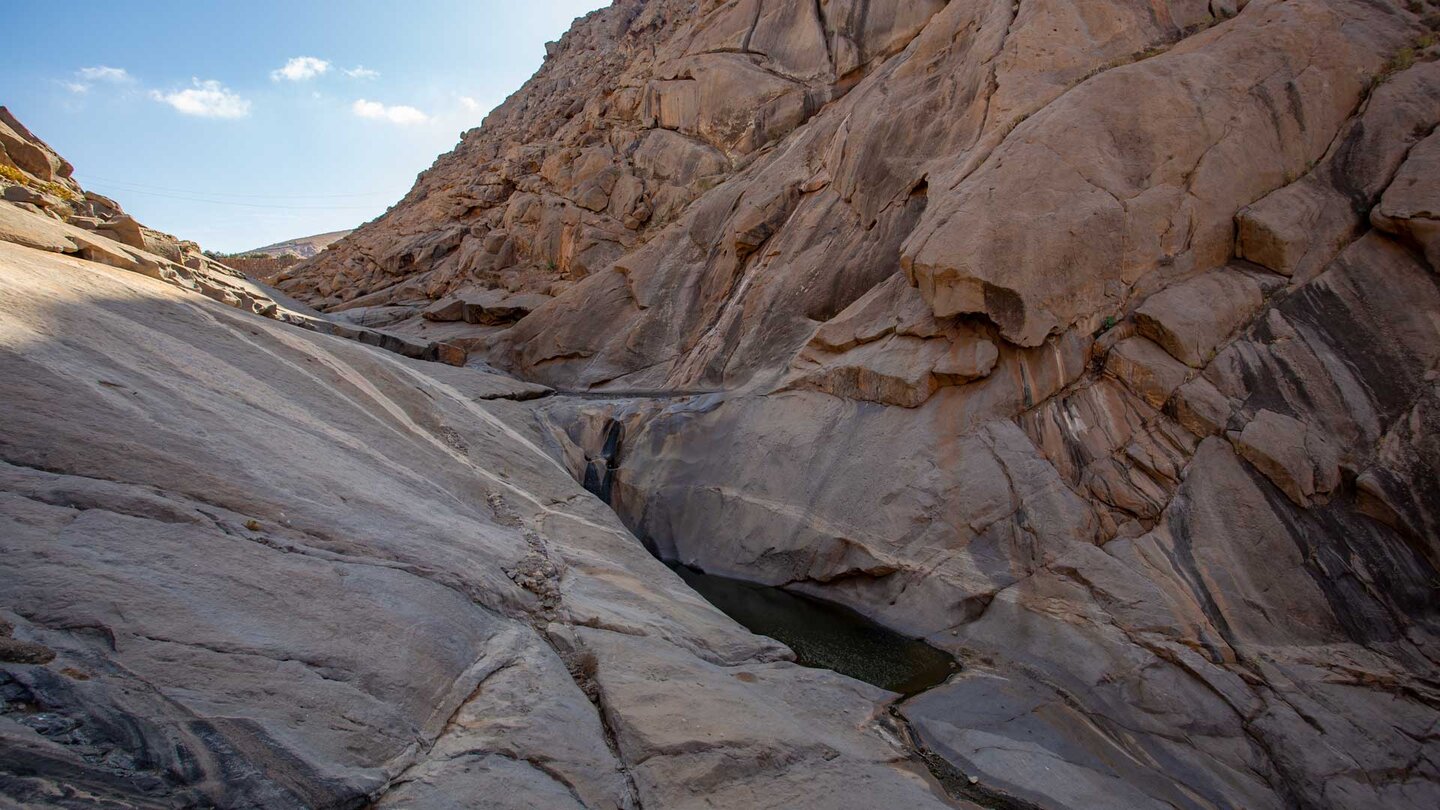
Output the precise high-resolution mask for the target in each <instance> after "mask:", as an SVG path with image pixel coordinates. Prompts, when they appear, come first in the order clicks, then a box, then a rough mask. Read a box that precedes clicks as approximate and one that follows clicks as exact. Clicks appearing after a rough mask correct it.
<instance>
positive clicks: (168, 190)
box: [87, 176, 389, 200]
mask: <svg viewBox="0 0 1440 810" xmlns="http://www.w3.org/2000/svg"><path fill="white" fill-rule="evenodd" d="M87 178H88V179H89V180H92V181H95V182H98V183H103V184H105V185H111V186H118V187H128V188H135V189H140V190H142V191H153V192H158V193H166V194H195V193H197V192H196V191H195V189H186V188H166V187H164V186H153V185H149V184H147V183H136V182H134V181H131V180H116V179H114V178H110V177H93V176H87ZM382 194H389V192H385V191H361V192H354V193H347V194H236V193H234V192H228V191H206V192H204V195H205V196H207V197H237V198H241V199H256V200H308V199H339V198H348V197H376V196H380V195H382Z"/></svg>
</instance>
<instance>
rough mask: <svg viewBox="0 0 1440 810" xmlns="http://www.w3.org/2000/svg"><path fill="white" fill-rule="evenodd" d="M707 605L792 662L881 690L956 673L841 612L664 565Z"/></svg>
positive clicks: (943, 656)
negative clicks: (790, 654) (789, 654)
mask: <svg viewBox="0 0 1440 810" xmlns="http://www.w3.org/2000/svg"><path fill="white" fill-rule="evenodd" d="M667 564H668V565H669V566H670V567H671V568H672V569H673V570H674V571H675V573H677V574H679V575H680V577H681V578H682V579H684V580H685V581H686V582H687V583H689V585H690V587H692V588H694V589H695V591H696V592H697V593H699V594H700V595H701V596H703V597H705V599H707V600H708V601H709V602H710V604H712V605H714V606H715V607H717V608H719V609H720V610H721V611H723V612H724V613H725V614H726V615H728V616H729V617H730V618H732V619H734V620H735V621H737V622H739V623H741V624H743V625H745V627H747V628H749V630H750V631H751V632H752V633H759V634H760V635H762V636H769V637H770V638H773V639H775V640H776V641H780V642H783V643H784V644H785V645H786V646H788V647H789V648H790V649H792V650H794V651H795V656H796V659H797V661H798V663H800V664H803V665H804V666H807V667H821V668H824V669H833V670H835V671H836V672H839V673H841V674H843V675H849V676H850V677H852V678H855V679H857V680H861V681H865V682H866V683H870V684H874V685H875V686H878V687H880V688H882V689H888V690H890V691H892V692H899V693H900V694H902V695H913V694H916V693H918V692H923V691H925V690H926V689H929V688H931V687H934V686H939V685H940V684H941V683H944V682H945V679H946V678H948V677H950V675H951V674H952V673H954V672H955V671H956V670H957V669H958V668H959V667H958V665H957V664H956V663H955V659H954V658H952V657H951V656H950V655H949V654H948V653H945V652H943V651H941V650H938V649H936V648H934V647H932V646H930V645H929V644H926V643H925V642H923V641H921V640H919V639H913V638H909V637H906V636H903V635H901V634H899V633H896V632H895V631H893V630H890V629H888V628H885V627H882V626H880V625H878V624H876V623H875V622H872V621H870V620H869V619H867V618H865V617H864V616H861V615H860V614H859V613H856V612H855V611H853V610H850V609H849V608H847V607H842V606H840V605H836V604H833V603H830V602H825V601H822V600H819V599H814V598H811V597H808V596H804V595H801V594H796V593H791V592H790V591H786V590H783V589H781V588H773V587H770V586H767V585H756V584H754V583H752V582H743V581H741V580H738V579H727V578H726V577H717V576H714V575H713V574H706V573H703V572H701V571H698V570H696V569H694V568H689V567H686V566H684V565H679V564H677V563H667Z"/></svg>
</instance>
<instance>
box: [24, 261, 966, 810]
mask: <svg viewBox="0 0 1440 810" xmlns="http://www.w3.org/2000/svg"><path fill="white" fill-rule="evenodd" d="M0 296H3V300H4V301H5V305H4V307H3V308H0V336H3V337H0V375H3V377H4V379H5V380H6V384H5V386H4V390H3V393H0V403H3V410H4V412H5V424H4V429H3V431H0V554H3V557H4V559H5V565H4V566H3V567H0V592H3V593H4V597H3V599H0V619H3V621H4V624H3V633H0V635H3V638H0V795H3V796H5V797H7V798H8V799H11V800H14V801H17V802H20V803H22V804H24V805H25V806H51V805H53V806H63V807H77V806H145V807H150V806H198V805H211V804H214V805H215V806H223V807H265V808H275V807H344V806H359V805H361V804H366V803H369V802H372V801H373V802H375V803H376V805H377V806H380V807H406V808H417V807H459V806H474V803H475V802H476V801H480V802H482V803H483V804H485V805H486V806H497V807H517V808H518V807H576V808H579V807H587V808H601V807H604V808H638V807H641V806H650V807H659V806H665V807H691V806H708V804H709V802H710V801H711V800H712V799H716V798H717V797H718V798H719V799H720V800H722V801H723V802H724V803H725V804H727V805H729V806H771V807H793V806H796V805H797V804H803V803H806V802H811V801H813V802H814V803H816V804H817V805H823V806H828V807H854V808H864V807H876V806H904V807H931V806H934V807H941V806H945V805H944V802H943V801H942V800H941V798H940V797H939V796H938V795H937V794H936V793H935V792H934V790H932V787H931V786H930V785H929V784H927V781H926V775H925V773H924V770H923V769H922V768H919V767H918V766H916V765H914V764H912V763H911V761H910V760H909V759H908V758H907V757H908V755H907V752H906V751H905V750H903V749H902V748H901V747H900V746H899V744H898V743H897V742H896V741H895V738H894V736H893V735H892V734H891V733H890V732H888V731H885V730H884V729H883V728H882V726H883V723H882V718H883V717H884V715H883V713H882V712H881V711H880V708H879V707H880V704H882V703H883V701H885V700H886V699H888V698H890V697H893V696H892V695H889V694H888V693H882V692H880V690H877V689H874V688H871V687H867V686H865V685H864V684H860V683H857V682H855V681H851V680H849V679H847V678H844V677H842V676H839V675H835V674H834V673H830V672H825V671H821V670H811V669H803V668H800V667H797V666H795V665H794V664H791V663H789V662H788V660H787V659H789V658H790V653H789V651H788V650H786V649H784V648H783V647H780V646H779V645H778V644H775V643H774V642H771V641H769V640H768V639H763V638H760V637H756V636H752V635H750V634H749V633H747V632H745V631H744V630H742V629H741V628H739V627H738V626H736V625H735V624H733V623H732V622H730V621H729V620H728V619H726V618H725V617H724V616H723V615H721V614H720V613H719V612H717V611H716V610H715V609H714V608H711V607H710V606H709V605H707V604H705V603H704V602H703V601H701V600H700V599H699V598H698V597H696V596H695V595H694V594H693V593H692V592H690V591H689V589H688V588H687V587H686V586H685V585H684V584H683V583H682V581H681V580H680V579H679V578H678V577H676V576H675V575H673V574H671V573H670V572H669V571H668V570H666V569H665V568H664V567H663V566H662V565H661V564H660V563H659V562H657V561H655V560H654V559H653V558H651V557H650V556H649V555H648V554H647V553H646V552H645V551H644V549H643V548H642V547H641V546H640V545H639V543H637V542H636V541H635V540H634V538H633V537H631V535H630V534H629V533H628V532H626V531H625V529H624V528H623V527H622V526H621V525H620V524H619V522H618V520H616V518H615V516H614V515H613V514H612V513H610V512H609V511H608V510H606V509H605V508H604V506H603V505H602V504H601V503H600V502H599V501H597V500H595V499H594V498H592V497H590V496H589V495H587V494H585V493H584V492H583V491H582V490H581V489H580V488H579V485H578V484H577V483H576V482H574V481H573V480H572V479H571V478H570V477H569V476H568V475H567V474H566V473H565V471H564V469H563V468H562V467H561V466H560V465H558V464H557V463H556V462H555V461H554V460H552V459H551V457H550V456H549V455H548V454H547V452H546V451H545V449H544V448H543V444H544V443H545V441H546V439H545V438H544V437H543V436H542V435H540V434H539V433H536V432H533V431H532V429H531V428H530V427H529V426H530V425H531V424H533V423H532V422H531V420H529V419H528V418H527V417H526V416H525V415H524V413H523V412H520V411H518V410H517V409H518V408H519V406H518V405H516V404H515V403H513V402H511V401H508V400H506V399H505V397H506V396H511V397H517V398H519V397H518V395H519V394H521V393H522V392H523V390H524V389H525V388H526V387H527V386H525V385H524V384H520V383H511V387H510V389H509V390H508V391H507V390H506V389H505V388H504V386H502V385H499V384H497V382H496V381H495V380H492V379H487V375H485V374H483V373H481V372H478V371H473V370H462V369H449V368H447V367H443V366H436V365H434V364H423V363H416V362H414V361H409V360H406V359H405V358H402V357H399V356H397V355H394V354H390V353H384V352H376V351H374V350H372V349H370V348H367V347H365V346H362V345H359V344H357V343H355V342H352V341H345V340H339V339H336V338H332V337H327V336H323V335H317V334H314V333H312V332H305V331H300V330H295V329H293V328H291V327H290V326H288V325H285V324H282V323H278V322H276V321H273V320H265V319H260V318H256V317H254V316H253V315H249V314H246V313H242V312H238V311H236V310H235V309H233V308H227V307H223V306H221V305H219V304H218V303H215V302H211V301H207V300H205V299H203V298H201V297H199V296H195V295H193V294H192V293H189V292H186V291H183V290H179V289H177V288H175V287H174V286H172V285H167V284H164V283H162V282H160V281H157V280H152V279H148V278H144V277H141V276H139V275H136V274H133V273H126V272H124V271H122V270H119V269H117V268H111V267H107V266H104V265H100V264H96V263H93V262H89V261H85V260H82V259H77V258H73V257H66V256H60V255H57V254H55V253H51V252H46V251H42V250H36V249H33V248H25V247H19V246H16V245H12V244H0ZM436 372H443V373H442V374H439V375H438V376H433V375H434V374H435V373H436ZM507 405H508V406H509V407H505V406H507Z"/></svg>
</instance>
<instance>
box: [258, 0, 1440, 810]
mask: <svg viewBox="0 0 1440 810" xmlns="http://www.w3.org/2000/svg"><path fill="white" fill-rule="evenodd" d="M882 6H883V7H884V9H885V10H884V11H881V10H880V9H881V8H882ZM1436 27H1440V7H1437V4H1435V3H1433V2H1429V1H1428V0H1426V2H1399V1H1398V0H1393V1H1392V0H1375V1H1374V2H1370V1H1368V0H1288V2H1281V1H1279V0H1250V2H1187V1H1186V0H1170V1H1168V2H1148V0H1147V1H1146V2H1140V0H1099V2H1087V3H1067V2H1058V0H1056V1H1053V2H1052V1H1051V0H1023V1H1022V2H1020V3H1012V2H1010V0H1004V1H1003V2H983V1H976V2H968V1H962V0H952V2H948V3H927V2H898V3H891V4H875V3H870V4H867V3H838V2H829V3H819V4H809V3H789V2H784V1H783V0H775V1H774V2H770V1H768V0H767V2H759V0H756V2H736V3H667V2H663V1H662V0H653V1H652V2H648V3H640V2H618V3H616V4H615V5H614V6H612V7H611V8H609V9H606V10H604V11H601V12H597V13H596V14H594V15H592V16H591V17H589V18H587V19H585V20H582V21H580V22H578V23H577V25H576V27H575V28H574V29H573V30H572V31H571V33H570V34H568V35H567V36H566V37H565V38H563V39H562V40H561V41H560V43H558V44H557V45H556V47H555V48H554V49H553V50H552V55H551V57H550V59H549V60H548V61H547V63H546V66H545V67H544V68H543V69H542V70H541V72H540V73H539V74H537V76H536V77H535V78H534V79H533V80H532V81H531V83H530V84H528V85H527V86H526V87H525V88H524V89H522V90H521V92H519V93H517V94H516V95H515V96H514V97H512V98H511V100H510V101H509V102H507V104H506V105H505V106H504V107H502V108H501V109H500V110H499V111H497V113H496V114H495V115H494V116H493V117H492V118H491V119H489V120H487V121H486V124H485V126H483V127H482V128H481V129H479V130H477V131H474V132H471V133H467V134H466V136H465V138H464V140H463V141H462V143H461V145H460V146H459V148H457V150H456V151H455V152H453V153H451V154H449V155H446V156H444V157H442V158H441V159H440V160H439V161H437V163H436V164H435V166H434V167H433V168H432V169H431V170H430V171H429V172H427V173H426V174H425V175H423V176H422V177H421V179H420V181H419V182H418V183H417V185H416V187H415V189H414V190H413V191H412V192H411V194H410V195H409V196H408V197H407V198H406V199H405V200H404V201H402V202H401V204H400V205H398V206H397V207H396V208H395V209H393V210H392V211H391V212H390V213H389V214H387V215H386V216H385V217H382V218H381V219H380V220H377V221H376V222H374V223H371V224H370V225H367V226H366V227H364V228H362V229H360V230H359V231H357V232H356V233H355V234H354V235H352V236H351V237H350V238H349V239H347V240H345V241H343V242H341V243H339V244H338V245H337V246H336V247H335V248H333V249H331V250H330V251H327V252H326V253H324V254H321V255H320V256H319V257H317V258H316V259H314V260H312V261H311V262H309V263H307V264H306V265H303V266H301V267H300V268H298V269H297V270H296V271H295V272H294V273H293V275H292V277H291V278H290V279H288V280H287V281H286V282H284V286H285V287H286V289H289V290H291V291H293V292H295V293H296V294H298V295H300V296H301V297H303V298H305V299H306V300H309V301H312V302H314V303H316V304H317V305H319V306H321V307H322V308H344V307H351V306H355V305H357V304H359V305H367V304H372V303H389V304H400V305H404V306H407V307H411V308H413V310H414V311H417V312H418V309H419V308H421V307H424V306H428V305H429V304H430V302H431V301H433V300H437V299H441V298H444V297H445V296H446V295H449V294H452V293H454V292H455V291H457V290H460V289H462V288H465V289H473V288H475V287H477V286H478V287H482V288H483V287H489V288H494V289H497V290H504V291H508V292H516V291H524V292H529V291H537V292H539V291H543V292H546V293H548V294H550V295H552V296H554V298H553V300H551V301H548V302H547V303H545V304H544V305H543V306H541V307H538V308H536V309H534V310H533V311H531V312H530V313H529V314H528V315H526V316H525V317H523V318H521V319H520V320H519V321H518V323H516V324H514V325H513V326H511V327H509V328H507V329H504V330H501V331H499V332H493V333H487V335H486V337H485V340H484V342H483V344H477V351H479V352H481V353H483V354H484V355H485V356H486V358H487V360H488V362H490V363H492V364H494V365H495V366H498V367H500V368H504V369H507V370H510V371H512V372H515V373H517V374H518V375H520V376H522V377H524V378H526V379H531V380H534V381H536V382H542V383H545V384H548V385H552V386H555V387H558V388H562V389H567V390H584V389H588V390H590V392H591V394H590V396H589V398H587V399H584V400H575V399H568V398H564V397H561V398H551V399H547V400H542V401H539V402H538V403H537V404H536V405H535V406H534V407H535V408H536V410H537V412H538V413H539V414H540V416H541V418H542V419H543V420H544V421H545V422H547V423H548V424H549V426H550V432H551V434H552V435H553V436H554V437H555V438H556V441H557V442H559V444H560V446H561V448H562V451H563V452H562V458H564V460H565V462H566V466H567V467H568V468H569V469H570V471H571V473H572V474H573V475H575V476H576V477H577V478H582V479H583V478H585V477H586V475H587V471H588V473H589V475H590V476H591V477H600V476H598V475H597V473H596V470H597V469H603V470H604V473H603V478H604V484H605V486H604V487H603V491H604V492H605V493H606V494H607V495H608V497H609V499H610V501H611V504H612V506H613V507H614V508H615V509H616V510H617V512H618V513H619V514H620V515H621V516H622V518H623V519H624V520H625V521H626V523H627V524H628V525H629V526H630V527H631V528H632V529H633V530H634V531H635V532H636V533H637V534H639V535H640V536H641V537H642V538H644V539H645V540H646V542H647V543H648V544H650V545H651V546H652V547H654V548H655V549H657V550H658V551H659V552H660V553H662V554H664V555H666V556H669V557H675V558H678V559H681V560H683V561H685V562H689V563H694V564H698V565H700V566H702V567H704V568H705V569H707V570H709V571H712V572H716V573H727V574H731V575H735V576H740V577H744V578H748V579H753V580H758V581H763V582H767V583H772V584H787V585H789V586H790V587H793V588H797V589H801V590H806V591H810V592H813V593H816V594H821V595H824V596H826V597H828V598H831V599H838V600H841V601H844V602H846V603H847V604H850V605H852V606H854V607H855V608H857V609H859V610H861V611H862V612H865V613H867V614H869V615H871V616H874V617H877V618H879V619H881V620H883V621H885V622H887V623H889V624H891V625H893V626H895V627H898V628H903V629H906V630H909V631H911V632H913V633H915V634H917V635H924V636H926V637H928V638H929V639H930V640H931V641H932V642H933V643H935V644H938V645H941V646H945V647H947V648H949V649H951V650H953V651H955V652H957V653H958V654H960V655H962V656H963V657H964V658H965V660H966V661H967V662H968V663H969V665H970V666H969V667H968V668H967V670H966V671H965V672H964V673H962V674H961V675H960V676H957V677H956V678H954V679H952V680H951V682H950V683H949V684H948V685H946V686H944V687H941V688H939V689H937V690H933V691H931V692H929V693H927V694H925V695H923V696H921V697H919V698H915V699H913V700H911V701H909V702H907V703H906V704H905V705H904V707H903V713H904V715H905V716H907V717H908V718H909V720H910V722H911V723H912V725H913V727H914V729H915V730H916V732H917V734H918V736H919V739H920V741H921V742H922V743H923V744H924V745H926V746H927V747H929V748H930V749H931V750H932V752H933V754H934V755H936V756H939V757H941V758H943V759H944V760H947V761H948V762H949V763H951V765H953V766H954V767H955V768H957V769H959V770H960V771H962V772H963V773H965V774H971V775H976V776H978V777H979V780H980V784H982V785H988V786H991V787H992V788H993V789H994V790H996V791H998V792H1003V793H1007V794H1010V795H1012V796H1014V797H1016V798H1018V799H1021V800H1024V801H1028V802H1030V803H1033V804H1035V805H1037V806H1042V807H1075V808H1080V807H1086V808H1090V807H1117V808H1118V807H1124V808H1135V807H1152V806H1153V807H1207V806H1208V807H1242V806H1243V807H1286V806H1299V807H1357V808H1359V807H1374V806H1387V807H1429V806H1433V805H1434V804H1436V803H1437V801H1440V770H1437V765H1440V762H1437V754H1436V751H1437V743H1436V737H1435V732H1434V729H1435V727H1436V723H1437V721H1440V712H1437V709H1440V698H1437V695H1436V693H1435V690H1434V682H1435V678H1436V676H1437V670H1436V662H1437V660H1440V653H1437V647H1436V644H1435V639H1434V635H1433V634H1434V633H1435V631H1436V629H1437V619H1440V616H1437V605H1436V602H1435V600H1434V599H1433V592H1434V588H1435V587H1436V585H1437V584H1440V569H1437V562H1440V534H1437V526H1440V474H1437V471H1436V469H1435V464H1436V463H1437V462H1436V461H1435V459H1436V458H1437V457H1440V456H1437V454H1436V452H1435V449H1436V448H1435V446H1434V445H1435V438H1434V437H1435V435H1436V432H1435V418H1436V408H1435V407H1434V405H1435V402H1436V396H1437V388H1436V386H1437V383H1440V380H1437V374H1440V281H1437V275H1436V256H1437V253H1436V244H1437V243H1436V236H1437V233H1440V231H1437V230H1436V228H1435V222H1436V205H1437V203H1436V199H1437V198H1436V194H1437V193H1440V164H1437V162H1436V156H1437V155H1440V140H1437V138H1440V135H1437V134H1436V125H1437V123H1440V72H1437V70H1440V63H1437V61H1436V56H1437V46H1436V34H1435V32H1434V29H1435V28H1436ZM595 66H603V67H600V68H599V69H596V68H595ZM438 306H445V304H443V302H442V304H441V305H438ZM607 390H608V391H611V392H613V398H612V399H610V400H606V399H602V398H599V397H600V394H601V392H604V391H607ZM637 392H649V394H648V395H647V396H644V397H641V396H638V395H637Z"/></svg>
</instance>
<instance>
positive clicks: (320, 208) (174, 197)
mask: <svg viewBox="0 0 1440 810" xmlns="http://www.w3.org/2000/svg"><path fill="white" fill-rule="evenodd" d="M101 188H102V190H103V189H104V188H105V186H102V187H101ZM115 188H116V189H117V190H118V191H119V192H121V193H120V194H116V195H115V196H123V195H125V194H141V195H145V196H148V197H161V198H164V199H169V200H180V201H182V202H194V203H202V204H205V205H230V206H238V207H241V208H266V209H270V210H283V211H373V210H375V206H373V205H278V204H267V203H246V202H236V201H234V200H216V199H211V198H208V197H199V196H194V195H187V194H168V193H164V192H159V191H142V190H139V189H132V188H124V187H121V186H115Z"/></svg>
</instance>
